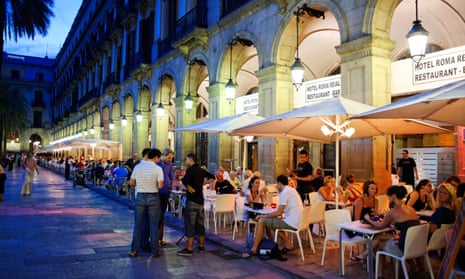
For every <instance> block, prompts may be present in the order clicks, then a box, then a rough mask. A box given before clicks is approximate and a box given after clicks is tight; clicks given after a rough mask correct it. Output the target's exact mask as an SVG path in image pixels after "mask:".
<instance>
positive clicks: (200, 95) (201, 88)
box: [182, 56, 210, 108]
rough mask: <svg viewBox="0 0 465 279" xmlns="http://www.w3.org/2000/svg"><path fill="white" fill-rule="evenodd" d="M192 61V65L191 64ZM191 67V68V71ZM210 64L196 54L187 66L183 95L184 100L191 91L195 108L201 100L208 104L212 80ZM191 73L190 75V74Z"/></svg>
mask: <svg viewBox="0 0 465 279" xmlns="http://www.w3.org/2000/svg"><path fill="white" fill-rule="evenodd" d="M189 63H191V65H189ZM189 67H191V70H190V72H189ZM209 72H210V71H209V69H208V66H207V64H206V62H205V61H204V60H202V59H201V57H200V56H194V58H192V59H190V60H189V61H188V63H187V65H186V67H185V71H184V90H183V92H185V93H184V94H183V96H182V98H183V100H184V98H185V97H186V96H187V94H188V92H190V94H191V97H192V99H193V100H194V105H193V108H195V107H196V105H197V104H198V103H199V102H204V103H207V104H208V96H209V95H208V91H207V87H208V85H209V82H210V73H209ZM189 74H190V75H189Z"/></svg>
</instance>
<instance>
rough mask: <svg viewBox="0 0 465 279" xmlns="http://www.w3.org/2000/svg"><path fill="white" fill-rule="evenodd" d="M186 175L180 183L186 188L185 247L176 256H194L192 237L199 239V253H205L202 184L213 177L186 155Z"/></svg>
mask: <svg viewBox="0 0 465 279" xmlns="http://www.w3.org/2000/svg"><path fill="white" fill-rule="evenodd" d="M186 166H187V169H186V174H185V175H184V177H183V178H182V183H183V184H184V185H185V186H186V189H187V193H186V198H187V202H186V208H185V214H184V223H185V226H186V236H187V247H186V248H184V249H183V250H181V251H178V252H177V253H176V255H178V256H192V255H193V254H194V237H195V236H196V235H197V236H198V237H199V247H198V249H199V252H204V251H205V226H204V212H203V184H204V183H205V182H206V181H205V179H207V181H208V182H209V181H213V179H215V176H214V175H212V174H211V173H209V172H207V171H205V170H203V169H202V168H201V167H200V166H199V164H198V163H197V155H195V154H192V153H190V154H187V156H186Z"/></svg>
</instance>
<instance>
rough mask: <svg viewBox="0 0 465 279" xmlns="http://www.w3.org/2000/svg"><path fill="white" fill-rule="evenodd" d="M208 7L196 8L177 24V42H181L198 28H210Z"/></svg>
mask: <svg viewBox="0 0 465 279" xmlns="http://www.w3.org/2000/svg"><path fill="white" fill-rule="evenodd" d="M207 18H208V15H207V7H195V8H193V9H192V10H190V11H189V12H187V13H186V14H185V15H184V16H183V17H181V18H180V19H179V20H178V21H177V22H176V40H180V39H181V38H182V37H184V36H186V35H187V34H189V33H190V32H192V31H194V30H195V29H196V28H207V27H208V20H207Z"/></svg>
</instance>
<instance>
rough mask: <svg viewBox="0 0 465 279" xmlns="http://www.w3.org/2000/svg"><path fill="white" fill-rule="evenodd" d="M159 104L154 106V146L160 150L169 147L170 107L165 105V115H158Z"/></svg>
mask: <svg viewBox="0 0 465 279" xmlns="http://www.w3.org/2000/svg"><path fill="white" fill-rule="evenodd" d="M157 107H158V104H154V105H153V106H152V147H156V148H158V149H160V150H163V148H165V147H168V125H169V109H168V108H169V107H168V105H163V108H164V111H165V113H164V115H163V116H161V117H160V116H158V115H157Z"/></svg>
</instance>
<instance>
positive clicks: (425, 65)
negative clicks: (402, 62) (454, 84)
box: [413, 46, 465, 84]
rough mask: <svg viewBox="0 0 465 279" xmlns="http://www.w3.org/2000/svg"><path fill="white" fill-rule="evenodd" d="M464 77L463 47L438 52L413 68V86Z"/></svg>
mask: <svg viewBox="0 0 465 279" xmlns="http://www.w3.org/2000/svg"><path fill="white" fill-rule="evenodd" d="M463 77H465V47H463V46H462V47H457V48H452V49H447V50H444V51H438V52H434V53H431V54H428V55H427V56H425V57H424V58H423V59H422V60H421V61H420V62H419V63H417V64H415V65H414V66H413V84H421V83H427V82H433V81H442V80H449V79H455V78H463Z"/></svg>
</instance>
